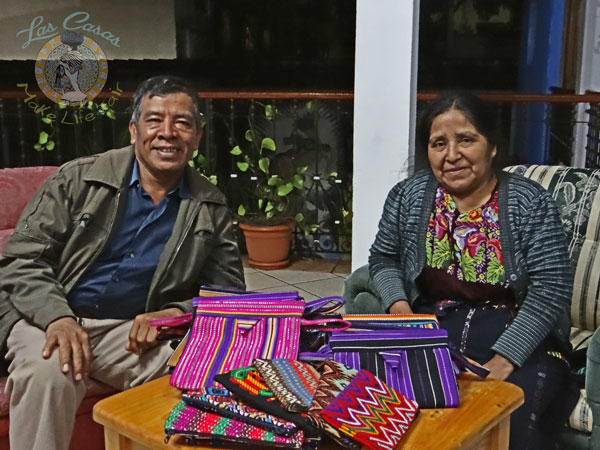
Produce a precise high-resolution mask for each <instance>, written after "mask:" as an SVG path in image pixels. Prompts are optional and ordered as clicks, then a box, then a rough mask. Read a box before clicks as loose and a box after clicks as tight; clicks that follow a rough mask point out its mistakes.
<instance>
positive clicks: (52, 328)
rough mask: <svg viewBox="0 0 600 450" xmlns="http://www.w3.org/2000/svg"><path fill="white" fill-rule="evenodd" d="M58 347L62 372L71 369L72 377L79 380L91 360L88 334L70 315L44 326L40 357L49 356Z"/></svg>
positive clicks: (87, 368)
mask: <svg viewBox="0 0 600 450" xmlns="http://www.w3.org/2000/svg"><path fill="white" fill-rule="evenodd" d="M56 347H58V360H59V362H60V367H61V370H62V371H63V373H68V372H69V369H70V368H72V369H73V379H74V380H75V381H80V380H82V379H83V377H84V376H85V375H87V373H88V370H89V368H90V363H91V362H92V350H91V349H90V344H89V342H88V335H87V333H86V332H85V330H84V329H83V328H81V327H80V326H79V324H78V323H77V321H76V320H75V319H74V318H72V317H61V318H60V319H57V320H55V321H54V322H52V323H51V324H50V325H48V328H46V345H44V348H43V350H42V357H43V358H45V359H48V358H50V356H51V355H52V352H53V351H54V349H55V348H56Z"/></svg>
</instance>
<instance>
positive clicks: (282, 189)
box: [277, 183, 294, 197]
mask: <svg viewBox="0 0 600 450" xmlns="http://www.w3.org/2000/svg"><path fill="white" fill-rule="evenodd" d="M293 190H294V185H293V184H292V183H286V184H282V185H281V186H278V187H277V195H278V196H280V197H285V196H286V195H288V194H289V193H290V192H292V191H293Z"/></svg>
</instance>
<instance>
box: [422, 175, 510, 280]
mask: <svg viewBox="0 0 600 450" xmlns="http://www.w3.org/2000/svg"><path fill="white" fill-rule="evenodd" d="M426 250H427V265H428V266H429V267H433V268H434V269H445V270H446V271H447V273H448V274H450V275H452V276H454V277H456V278H458V279H459V280H465V281H470V282H474V283H487V284H501V285H504V286H507V285H508V284H507V283H506V279H505V275H504V265H503V259H502V248H501V246H500V230H499V224H498V191H497V190H496V191H494V193H493V194H492V197H491V198H490V199H489V200H488V202H487V203H486V204H485V205H483V206H481V207H479V208H475V209H472V210H471V211H467V212H465V213H462V214H461V213H459V212H458V211H457V210H456V205H455V204H454V200H453V199H452V196H451V195H450V194H448V193H447V192H446V191H445V190H444V189H443V188H442V187H439V188H438V190H437V192H436V196H435V206H434V209H433V212H432V213H431V216H430V218H429V223H428V226H427V241H426Z"/></svg>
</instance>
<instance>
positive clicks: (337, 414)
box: [321, 370, 419, 450]
mask: <svg viewBox="0 0 600 450" xmlns="http://www.w3.org/2000/svg"><path fill="white" fill-rule="evenodd" d="M418 412H419V405H418V404H417V403H416V402H414V401H412V400H409V399H407V398H404V397H403V396H402V394H400V393H398V392H396V391H394V390H393V389H390V388H389V387H388V386H386V384H385V383H384V382H383V381H381V380H380V379H378V378H377V377H375V376H373V374H371V373H369V372H367V371H366V370H359V371H358V373H357V374H356V375H355V376H354V377H353V378H352V381H350V384H349V385H348V386H347V387H346V388H345V389H344V390H343V391H342V392H341V393H340V394H338V395H337V396H336V397H335V398H334V399H333V400H332V401H331V402H330V403H329V404H328V405H327V407H326V408H325V409H324V410H322V411H321V417H323V419H324V420H325V421H326V422H327V423H329V424H330V425H332V426H333V427H335V428H337V429H338V430H339V431H341V432H342V433H344V434H346V435H348V436H350V437H351V438H352V439H354V440H356V441H358V442H360V443H361V444H363V445H364V446H365V447H366V448H369V449H375V450H378V449H385V450H393V449H394V448H396V446H397V444H398V442H400V440H401V439H402V437H403V436H404V435H405V434H406V431H407V430H408V428H409V427H410V425H411V424H412V422H413V421H414V420H415V417H416V416H417V414H418Z"/></svg>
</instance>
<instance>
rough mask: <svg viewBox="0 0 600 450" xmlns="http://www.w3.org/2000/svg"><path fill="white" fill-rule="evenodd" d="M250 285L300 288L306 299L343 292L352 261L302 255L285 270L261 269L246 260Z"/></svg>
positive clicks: (270, 288) (260, 288)
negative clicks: (302, 256) (301, 257)
mask: <svg viewBox="0 0 600 450" xmlns="http://www.w3.org/2000/svg"><path fill="white" fill-rule="evenodd" d="M244 273H245V276H246V288H247V289H248V290H250V291H259V292H282V291H298V293H299V294H300V295H301V296H302V297H304V300H314V299H316V298H319V297H329V296H332V295H342V292H343V290H344V279H345V278H346V276H348V274H349V273H350V263H349V261H340V260H329V259H319V258H311V259H299V260H295V261H292V264H291V265H290V266H289V267H286V268H285V269H282V270H257V269H254V268H252V267H250V265H249V264H248V263H247V261H246V260H244Z"/></svg>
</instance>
